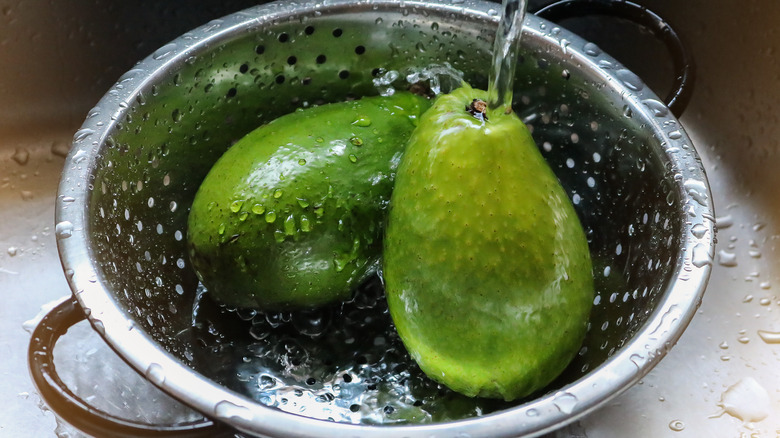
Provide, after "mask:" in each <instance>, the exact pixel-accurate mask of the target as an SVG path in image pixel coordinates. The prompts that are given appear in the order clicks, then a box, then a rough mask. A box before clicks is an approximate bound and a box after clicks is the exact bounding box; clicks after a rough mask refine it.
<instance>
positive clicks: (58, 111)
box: [0, 0, 780, 437]
mask: <svg viewBox="0 0 780 438" xmlns="http://www.w3.org/2000/svg"><path fill="white" fill-rule="evenodd" d="M82 3H83V6H84V8H83V9H86V8H87V2H76V3H75V4H77V5H78V4H82ZM100 3H103V2H100ZM105 3H108V2H105ZM114 3H116V2H114ZM184 3H185V2H171V3H168V4H166V6H159V7H152V8H148V10H146V11H145V12H144V13H138V11H134V10H133V7H132V6H118V5H111V6H110V7H106V8H102V9H100V10H92V12H91V13H89V14H80V15H79V16H78V17H74V15H76V12H77V10H78V9H79V8H78V7H74V9H73V10H72V11H69V10H63V8H62V7H61V6H60V7H59V9H57V7H56V4H57V3H56V2H46V1H29V2H26V3H21V4H19V5H12V6H9V7H4V8H3V9H2V14H0V23H2V26H0V47H2V50H0V60H1V61H2V63H3V65H4V66H5V71H4V72H3V73H0V203H1V204H0V205H2V207H1V208H0V290H2V291H3V296H4V304H3V306H0V354H2V357H3V359H2V360H0V377H1V378H0V397H2V404H3V409H0V436H9V437H17V436H19V437H23V436H37V437H54V436H56V434H55V428H56V427H57V424H56V422H55V420H54V418H53V416H52V415H51V413H48V412H44V411H41V409H40V408H39V406H38V403H39V402H38V397H37V395H36V394H35V391H34V389H33V387H32V384H31V382H30V380H29V377H28V372H27V368H26V348H27V342H28V339H29V334H28V333H27V332H25V330H24V329H23V325H24V322H25V321H27V320H29V319H31V318H33V317H34V316H35V315H36V314H37V313H38V310H39V309H40V307H41V306H42V305H44V304H46V303H49V302H51V301H52V300H55V299H57V298H59V297H62V296H64V295H67V294H68V293H69V290H68V287H67V284H66V282H65V279H64V276H63V274H62V271H61V268H60V264H59V259H58V256H57V253H56V244H55V239H54V233H53V226H54V225H53V222H54V220H53V214H54V213H53V210H54V202H55V197H56V186H57V183H58V177H59V173H60V171H61V169H62V166H63V165H64V158H63V154H64V151H65V150H66V149H67V145H69V144H70V141H71V138H72V135H73V132H75V130H76V129H77V128H78V126H79V125H80V123H81V120H82V119H83V117H84V115H85V114H86V112H87V110H88V109H89V108H90V107H91V106H92V105H93V104H94V103H95V102H96V101H97V100H98V98H99V97H100V95H102V93H103V92H104V91H105V90H106V89H108V87H109V86H110V84H111V83H112V82H113V81H114V80H115V79H116V78H117V77H118V76H119V75H120V74H121V73H122V72H123V71H125V70H127V69H128V68H130V67H131V66H132V64H133V63H134V62H135V61H136V60H138V59H140V58H142V57H144V56H145V55H147V54H148V53H150V52H151V51H152V50H154V49H155V48H156V47H158V46H161V45H162V44H164V42H166V41H167V40H170V39H172V38H173V37H175V36H176V35H178V34H180V33H182V32H184V31H186V30H188V29H190V28H193V27H195V26H197V25H199V24H202V23H204V22H206V21H208V20H209V19H211V18H215V17H218V16H220V15H224V14H225V13H228V12H230V11H232V10H237V9H241V8H242V7H245V6H248V5H249V4H250V3H252V2H248V1H245V2H243V4H242V3H241V2H238V1H235V2H227V3H225V4H223V5H222V6H220V7H215V6H206V5H205V4H206V2H205V1H203V2H196V3H202V4H203V5H201V6H202V7H200V8H197V7H193V6H192V3H191V2H190V3H188V4H187V5H184ZM640 3H643V4H646V5H648V6H650V7H651V8H653V9H654V10H656V12H658V13H659V14H660V15H662V16H664V17H666V18H668V19H669V20H670V21H671V22H672V23H674V24H676V25H677V27H678V28H679V30H680V31H681V32H682V33H683V34H684V36H686V37H687V38H688V40H689V42H690V45H691V47H692V50H693V53H694V55H695V58H696V60H697V64H698V76H697V80H698V82H697V85H696V90H695V92H694V95H693V98H692V101H691V104H690V106H689V108H688V110H687V111H686V113H685V114H684V115H683V117H682V119H681V120H682V123H683V125H684V126H685V127H686V129H687V131H688V132H689V134H690V136H691V138H692V139H693V141H694V144H695V146H696V148H697V150H698V151H699V153H700V155H701V156H702V159H703V162H704V165H705V168H706V170H707V173H708V176H709V178H710V182H711V185H712V192H713V197H714V202H715V207H716V212H717V222H718V226H719V232H718V245H717V249H716V258H715V263H714V266H713V268H714V269H713V272H712V277H711V281H710V285H709V287H708V289H707V292H706V294H705V298H704V301H703V302H702V305H701V307H700V310H699V312H698V314H697V315H696V317H695V318H694V319H693V321H692V323H691V325H690V326H689V328H688V330H687V331H686V332H685V333H684V334H683V336H682V338H681V340H680V341H679V343H678V344H677V345H676V346H675V347H674V348H673V349H672V350H671V351H670V353H669V354H668V356H667V357H666V358H665V359H664V360H663V361H662V362H661V363H660V364H659V365H658V366H657V367H656V368H655V369H654V370H653V371H652V372H651V373H650V374H649V375H648V376H646V377H645V378H644V379H643V380H642V382H641V383H640V384H638V385H636V386H634V387H632V388H631V389H629V390H628V391H626V392H625V393H624V394H622V395H621V396H619V397H617V398H616V399H614V400H613V401H612V402H610V403H609V404H608V405H607V406H606V407H604V408H602V409H600V410H599V411H596V412H594V413H593V414H591V415H589V416H587V417H585V418H584V419H582V420H580V421H579V422H578V423H576V424H574V425H571V426H569V427H567V428H565V429H563V430H561V431H559V432H556V433H554V434H553V435H554V436H558V437H582V436H589V437H625V436H643V437H662V436H679V437H700V436H713V437H739V436H759V437H776V436H778V434H780V432H779V431H780V374H778V373H777V371H776V370H777V369H780V343H778V340H777V337H778V336H780V335H775V336H774V337H772V334H773V333H775V334H776V333H780V293H778V289H780V250H778V248H777V245H778V242H780V215H778V199H780V198H779V197H778V196H777V193H776V192H777V189H776V188H777V187H778V186H779V185H778V183H780V181H779V180H780V173H778V172H777V170H776V169H777V167H778V165H779V164H780V144H778V142H780V123H778V114H779V113H780V62H779V61H778V58H779V57H780V54H778V51H780V34H779V33H778V32H780V30H778V29H777V27H776V23H778V22H780V5H778V4H774V3H770V2H765V1H764V2H761V1H724V2H718V4H717V6H718V9H715V7H714V5H712V4H711V3H709V2H705V1H703V0H695V1H687V2H674V1H671V0H664V1H654V2H649V1H644V2H640ZM680 3H682V4H680ZM92 4H94V3H92ZM39 11H44V12H39ZM133 14H135V15H133ZM120 17H122V18H120ZM126 17H134V18H130V19H128V18H126ZM119 20H124V23H125V24H122V25H119V24H116V23H118V21H119ZM128 20H129V23H128V22H127V21H128ZM40 21H45V22H46V23H45V24H46V25H47V26H43V27H31V26H29V24H31V23H35V22H40ZM133 29H135V30H136V32H135V33H134V32H132V30H133ZM139 29H140V30H141V31H140V32H137V31H138V30H139ZM63 35H64V37H63ZM597 42H598V41H597ZM61 43H62V44H64V46H63V49H61V50H57V49H55V47H59V46H58V45H59V44H61ZM603 46H605V47H606V44H603ZM615 50H616V51H621V48H620V47H616V48H615ZM623 50H625V52H626V53H628V55H626V56H631V50H630V47H629V48H625V47H624V48H623ZM613 55H615V56H616V57H618V58H619V59H621V60H624V59H623V58H621V54H620V53H613ZM624 61H625V62H626V63H627V64H628V65H629V66H630V65H631V64H630V62H629V61H631V60H629V59H625V60H624ZM643 62H644V65H638V66H637V71H639V72H640V73H642V72H644V75H645V79H646V81H647V82H648V83H650V84H654V83H656V82H661V83H662V82H663V81H662V80H661V81H658V80H657V79H658V78H656V77H648V76H651V75H654V72H655V71H656V69H654V68H653V62H655V61H654V60H647V61H642V62H640V63H639V64H642V63H643ZM9 66H10V68H8V67H9ZM664 71H665V70H664V69H663V68H661V67H660V61H659V68H658V69H657V74H658V75H661V74H662V73H663V72H664ZM31 83H32V84H38V85H37V86H36V85H31ZM659 94H662V93H659ZM74 332H75V333H73V334H72V336H74V339H73V340H72V341H71V342H70V344H72V345H74V346H75V347H74V350H76V349H78V346H84V345H87V346H89V347H88V348H87V351H85V352H82V355H83V356H84V357H83V360H84V361H86V363H90V361H91V360H94V359H95V358H99V357H103V356H101V355H102V354H103V353H102V352H99V351H98V352H96V351H94V350H97V349H100V348H101V344H100V342H99V340H97V341H96V340H95V338H97V336H96V335H94V334H91V333H90V332H89V331H88V330H78V331H74ZM762 335H763V336H762ZM79 337H83V338H84V339H81V338H79ZM90 352H91V355H89V354H87V353H90ZM63 366H64V365H63ZM82 366H83V364H82ZM91 369H92V368H91ZM95 370H96V368H95ZM94 372H97V371H94ZM100 378H101V377H100V376H95V377H94V379H95V380H99V379H100ZM87 389H89V388H87ZM764 394H766V395H767V396H768V398H769V405H768V406H763V405H762V403H760V400H761V398H762V397H763V396H764ZM722 402H725V403H722ZM720 404H724V405H726V406H729V407H730V409H728V412H726V413H723V414H722V415H718V414H721V413H722V407H721V406H719V405H720ZM762 409H766V410H767V413H768V416H767V418H765V419H763V420H761V421H756V422H754V423H752V424H750V423H749V422H743V421H742V420H741V419H740V418H739V417H740V416H742V417H745V419H747V417H749V416H750V415H749V414H750V413H751V412H759V413H760V411H761V410H762ZM754 415H757V414H754ZM759 416H760V415H759ZM63 430H64V429H60V432H61V433H62V432H63ZM751 434H753V435H751Z"/></svg>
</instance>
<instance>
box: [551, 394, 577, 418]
mask: <svg viewBox="0 0 780 438" xmlns="http://www.w3.org/2000/svg"><path fill="white" fill-rule="evenodd" d="M578 401H579V400H577V397H576V396H575V395H574V394H571V393H568V392H559V393H558V394H557V395H556V396H555V398H554V399H553V404H555V407H557V408H558V410H559V411H561V412H562V413H564V414H571V413H572V412H573V411H574V408H575V406H577V402H578Z"/></svg>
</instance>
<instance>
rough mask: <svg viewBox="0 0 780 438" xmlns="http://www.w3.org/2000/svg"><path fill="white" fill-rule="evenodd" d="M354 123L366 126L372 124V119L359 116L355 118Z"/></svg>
mask: <svg viewBox="0 0 780 438" xmlns="http://www.w3.org/2000/svg"><path fill="white" fill-rule="evenodd" d="M352 124H353V125H355V126H360V127H364V128H365V127H368V126H371V119H369V118H368V117H358V118H357V119H355V121H354V122H352Z"/></svg>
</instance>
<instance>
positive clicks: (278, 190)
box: [274, 189, 283, 199]
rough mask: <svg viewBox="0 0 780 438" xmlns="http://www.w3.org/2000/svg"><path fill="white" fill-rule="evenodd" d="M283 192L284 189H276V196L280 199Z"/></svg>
mask: <svg viewBox="0 0 780 438" xmlns="http://www.w3.org/2000/svg"><path fill="white" fill-rule="evenodd" d="M282 194H283V192H282V189H276V190H274V198H276V199H279V198H281V197H282Z"/></svg>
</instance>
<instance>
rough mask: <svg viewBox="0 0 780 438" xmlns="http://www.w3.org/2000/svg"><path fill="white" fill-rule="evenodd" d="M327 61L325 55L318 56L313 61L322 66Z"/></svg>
mask: <svg viewBox="0 0 780 438" xmlns="http://www.w3.org/2000/svg"><path fill="white" fill-rule="evenodd" d="M327 60H328V58H327V57H326V56H325V55H318V56H317V59H316V60H315V61H317V64H324V63H325V61H327Z"/></svg>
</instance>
